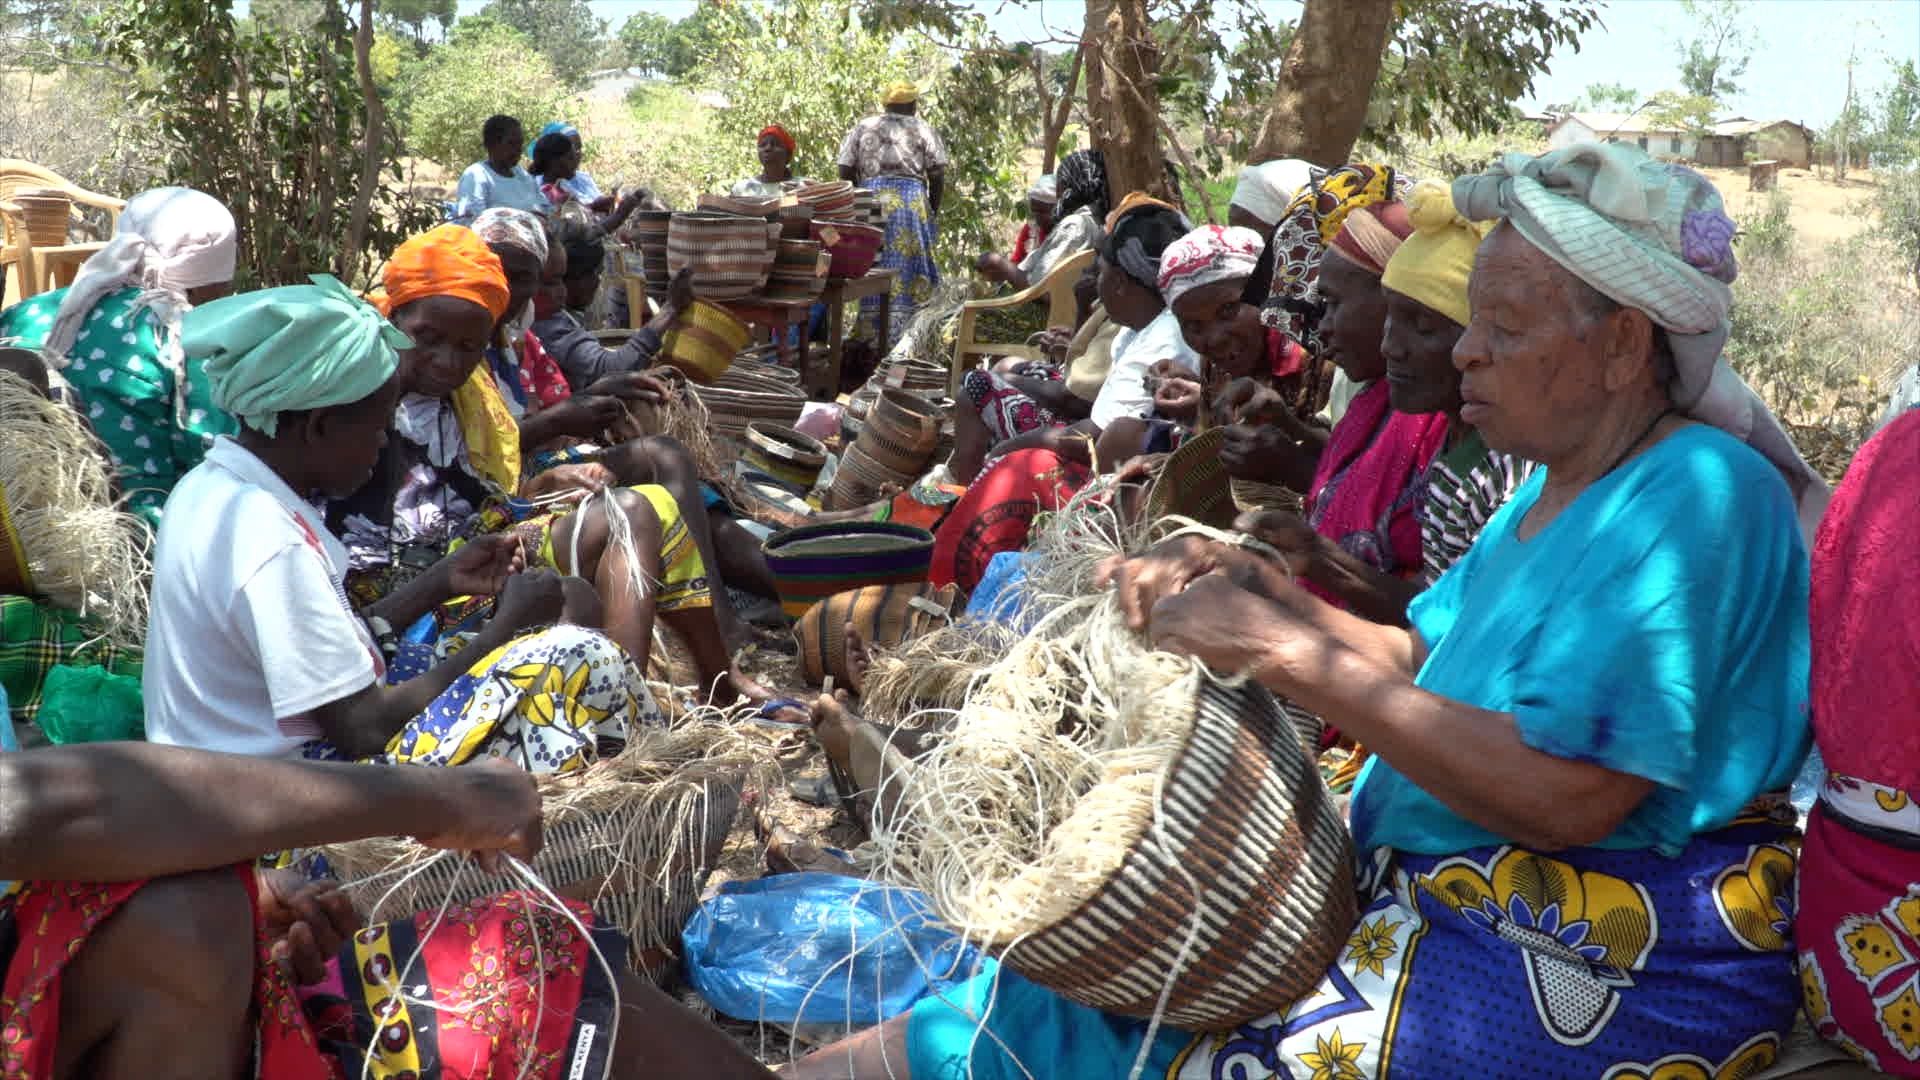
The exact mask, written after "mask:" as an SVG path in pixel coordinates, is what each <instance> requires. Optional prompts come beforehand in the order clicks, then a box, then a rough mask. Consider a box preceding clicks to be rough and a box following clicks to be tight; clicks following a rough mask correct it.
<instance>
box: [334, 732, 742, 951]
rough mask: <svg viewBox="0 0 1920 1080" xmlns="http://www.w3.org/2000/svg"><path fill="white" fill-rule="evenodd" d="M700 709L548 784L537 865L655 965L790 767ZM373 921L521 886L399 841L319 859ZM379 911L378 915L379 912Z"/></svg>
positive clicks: (675, 945) (674, 946)
mask: <svg viewBox="0 0 1920 1080" xmlns="http://www.w3.org/2000/svg"><path fill="white" fill-rule="evenodd" d="M720 715H721V714H720V712H719V710H715V709H711V708H706V709H696V710H694V711H693V712H691V713H689V714H687V716H686V718H684V719H682V720H680V721H679V722H676V723H674V724H672V725H671V726H668V727H660V728H648V729H644V730H640V731H636V732H634V733H633V734H632V737H631V738H630V740H629V741H628V743H627V745H626V748H625V749H623V750H622V751H621V752H620V753H619V754H617V755H615V756H613V757H610V758H607V759H605V760H602V761H599V762H596V763H594V764H593V765H591V766H589V767H588V768H586V769H583V770H581V771H580V772H577V773H574V774H571V775H568V776H542V777H539V778H538V782H539V786H540V796H541V802H542V804H543V806H544V809H545V818H546V828H545V839H546V843H545V846H544V847H543V848H542V849H541V851H540V854H539V856H538V857H536V858H535V859H534V860H533V867H534V869H535V870H536V871H537V872H538V873H539V875H540V877H541V878H542V879H544V880H545V881H547V882H548V883H549V884H551V885H552V886H553V888H554V890H555V891H556V892H558V893H560V894H561V895H563V896H566V897H569V898H572V899H576V900H584V901H586V902H588V903H589V904H591V905H592V907H593V910H594V912H595V914H597V915H598V916H600V918H601V919H602V920H604V921H606V922H607V923H609V924H610V925H613V926H615V927H616V928H618V929H619V930H621V931H622V932H623V933H625V934H626V935H627V937H628V939H629V941H630V942H631V944H632V953H633V962H634V963H635V965H636V966H641V967H645V966H648V965H649V964H650V963H651V964H657V963H658V962H659V961H660V959H661V958H662V957H663V956H664V955H672V954H675V953H677V952H678V950H679V946H680V931H681V928H682V927H683V926H684V925H685V924H686V920H687V918H688V917H689V916H690V915H691V914H692V913H693V908H694V906H695V905H696V904H697V903H698V902H699V898H700V891H701V889H702V887H703V886H704V883H705V881H706V878H707V876H708V874H709V873H710V872H711V870H712V868H713V867H714V865H716V863H717V861H718V857H719V852H720V849H721V846H722V844H723V843H724V842H725V840H726V836H727V833H728V832H729V831H730V829H731V828H732V825H733V820H734V816H735V814H736V812H737V811H738V809H739V807H740V804H741V796H742V793H743V792H744V791H746V790H768V789H769V788H771V787H772V786H773V785H774V784H777V783H779V782H780V768H779V763H778V761H777V760H776V759H775V758H774V756H773V754H772V753H771V751H770V749H769V748H768V746H767V745H766V743H765V742H763V741H761V740H758V739H754V738H751V737H749V736H748V735H747V734H744V733H743V732H740V731H736V730H734V729H733V728H731V727H729V726H727V725H725V724H722V723H716V722H715V721H716V720H717V719H718V718H719V717H720ZM319 854H321V855H323V856H325V857H326V859H327V861H328V863H329V864H331V865H332V867H333V868H334V870H335V872H336V873H337V874H338V875H339V876H340V878H341V880H342V881H344V882H346V886H345V887H346V889H347V891H348V893H349V895H350V896H351V897H352V898H353V902H354V906H355V907H356V908H357V909H358V910H359V911H360V913H361V914H362V915H363V916H365V917H366V918H367V919H368V920H369V921H374V920H376V919H391V918H394V917H398V916H404V915H409V914H412V913H414V912H417V911H432V910H435V909H437V908H439V907H440V906H441V905H442V903H444V902H446V901H447V899H448V897H449V896H451V897H452V902H454V903H462V902H465V901H467V900H471V899H474V898H477V897H481V896H487V895H490V894H492V893H495V892H500V891H503V890H507V889H512V888H517V887H518V883H517V882H516V880H515V879H514V878H513V877H512V876H511V875H510V874H500V875H489V874H486V873H484V872H482V871H480V870H479V869H478V868H477V867H472V866H465V867H463V864H462V863H461V861H460V860H456V859H445V858H442V857H441V856H442V854H443V853H441V852H438V851H435V850H434V849H431V848H427V847H423V846H422V845H420V844H418V843H416V842H414V841H412V840H409V839H405V838H401V837H383V838H376V839H368V840H358V841H354V842H352V843H346V844H333V845H330V846H328V847H324V848H321V849H319ZM376 907H379V908H380V910H378V911H376V910H374V909H375V908H376Z"/></svg>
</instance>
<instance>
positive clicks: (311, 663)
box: [142, 276, 659, 772]
mask: <svg viewBox="0 0 1920 1080" xmlns="http://www.w3.org/2000/svg"><path fill="white" fill-rule="evenodd" d="M183 336H184V339H185V340H184V345H185V348H186V349H187V351H188V352H189V353H190V354H191V355H193V356H195V357H199V358H202V359H203V360H204V362H205V366H206V371H207V377H208V380H209V382H210V383H211V385H212V392H213V397H214V400H215V402H216V404H218V405H219V407H220V408H222V409H224V410H226V411H228V412H230V413H232V414H233V415H234V416H236V417H238V418H239V420H240V422H241V431H240V433H239V435H238V436H236V437H234V438H225V437H223V438H221V439H220V440H219V441H217V442H216V443H215V444H214V446H213V449H212V450H210V451H209V452H208V454H207V458H206V460H205V461H204V462H202V463H201V464H200V465H199V466H198V467H197V468H195V469H194V470H193V471H191V472H189V473H188V474H187V475H186V477H185V478H183V479H182V480H181V482H180V483H179V485H178V486H177V487H176V488H175V489H174V492H173V495H172V497H171V498H170V499H169V500H168V505H169V506H171V507H172V508H173V509H174V517H173V520H171V521H169V522H163V525H162V527H161V530H160V537H159V542H158V547H157V553H156V555H155V560H154V561H155V567H156V575H155V578H154V590H153V599H152V613H151V616H150V618H149V623H148V633H147V663H146V667H145V670H144V673H143V680H142V681H143V692H144V696H145V705H146V713H147V737H148V738H149V739H151V740H152V741H154V742H160V743H171V744H174V745H179V746H193V747H198V748H201V749H208V750H222V751H227V752H231V753H241V754H250V755H253V756H257V757H297V756H305V757H315V758H328V757H347V758H357V759H368V758H377V759H380V760H385V761H389V762H393V763H398V764H440V765H454V764H459V763H461V762H463V761H467V760H470V759H472V758H474V757H476V756H480V755H493V756H501V757H508V758H510V759H512V760H515V761H518V762H519V763H521V764H522V765H523V766H525V767H526V768H528V769H529V770H532V771H536V772H553V771H565V770H570V769H574V768H578V767H582V766H584V765H585V764H586V763H588V762H589V761H591V760H593V759H594V758H595V757H596V756H597V755H598V754H599V753H600V752H601V751H602V750H603V749H611V748H612V747H613V746H615V745H618V744H619V743H622V742H624V740H625V738H626V734H627V730H628V728H629V727H630V726H632V725H633V724H636V723H641V722H650V721H657V719H658V716H659V713H658V710H657V709H656V708H655V707H654V705H653V702H652V700H651V698H649V697H648V696H647V691H646V687H645V684H644V683H643V682H642V681H641V678H640V673H639V671H638V669H636V668H635V667H634V664H633V662H632V660H631V659H629V658H628V657H627V655H626V653H625V652H623V651H622V650H621V649H620V647H619V646H617V645H615V644H614V643H613V642H612V641H610V640H608V639H607V638H606V637H604V636H602V635H601V634H599V633H596V632H594V631H591V630H587V629H583V628H581V627H579V626H576V625H559V626H554V627H553V628H551V629H547V630H541V631H539V632H537V633H531V634H529V633H527V631H529V630H532V629H533V628H536V627H540V626H545V625H547V624H550V623H555V622H561V623H563V624H565V623H570V622H571V621H572V613H571V612H570V611H569V610H567V600H568V596H567V591H568V590H567V589H566V588H565V587H563V582H562V579H561V578H559V577H557V576H555V575H554V574H552V573H549V572H538V573H521V572H520V571H521V568H522V566H523V565H524V556H523V554H522V552H521V549H520V546H519V543H518V541H517V540H516V539H515V538H514V537H513V536H512V535H511V534H508V535H504V536H497V537H481V538H477V539H475V540H474V541H473V542H471V543H469V544H467V545H466V546H464V547H462V548H460V549H458V550H456V551H455V552H454V553H453V554H451V555H448V556H447V557H445V558H443V559H441V560H440V561H439V562H438V563H437V564H436V565H434V566H433V567H432V568H431V569H428V570H426V571H425V572H424V573H422V574H421V575H420V576H419V577H418V578H416V579H415V580H414V582H413V583H412V584H410V585H409V586H408V587H407V588H404V589H401V590H398V591H396V592H394V593H393V594H392V595H390V596H388V597H386V598H384V599H383V600H381V601H380V602H379V603H377V604H374V605H372V606H370V607H368V608H367V609H366V610H365V611H356V610H355V609H354V608H353V606H352V605H351V604H350V603H349V602H348V600H347V597H346V592H345V590H344V587H343V583H344V581H345V576H346V571H347V565H348V563H347V551H346V548H345V547H344V546H343V545H342V544H341V543H340V541H339V540H338V539H336V538H335V537H334V536H333V534H332V533H330V532H329V531H328V530H327V527H326V524H325V521H324V519H323V517H322V516H321V513H320V511H319V509H318V508H317V507H316V506H315V504H314V499H315V498H316V497H331V498H338V497H342V496H346V495H350V494H352V493H353V492H354V491H355V490H356V489H358V488H359V487H360V486H361V485H363V484H365V483H366V482H367V480H368V478H369V477H370V475H371V474H372V472H373V468H374V465H375V463H376V461H377V460H378V459H379V456H380V452H381V450H382V448H383V447H385V446H386V444H387V427H388V424H389V423H390V421H391V418H392V416H393V412H394V407H395V405H396V403H397V402H398V401H399V399H400V394H401V390H402V383H403V379H402V378H401V377H400V375H399V367H400V363H399V359H400V358H399V352H398V350H400V349H411V348H412V346H413V343H412V342H411V341H410V340H409V339H408V337H407V335H406V334H404V333H402V332H401V331H400V330H399V329H397V328H396V327H395V326H394V325H393V324H392V323H390V322H388V321H387V320H386V318H385V317H384V316H382V315H381V314H380V312H378V311H377V310H375V309H374V308H373V307H372V306H370V305H368V304H367V303H365V302H364V301H362V300H361V299H359V298H358V297H356V296H354V295H353V294H352V293H350V292H348V291H347V290H346V288H345V287H343V286H342V285H341V284H340V283H339V282H338V281H336V280H334V279H333V278H331V277H325V276H316V277H314V279H313V283H312V284H310V285H293V286H288V287H286V288H279V289H266V290H263V291H260V292H253V293H244V294H241V295H238V296H232V297H228V298H226V299H224V300H217V301H214V302H212V303H209V304H203V305H201V306H200V307H198V308H195V309H194V310H193V311H192V312H190V313H189V315H188V317H187V319H186V322H185V324H184V326H183ZM585 591H590V590H585ZM495 594H497V595H498V601H497V604H496V606H495V609H494V615H493V617H492V618H491V619H490V620H489V621H488V622H487V623H486V624H485V626H484V627H483V628H481V629H480V631H479V632H478V634H476V635H475V636H474V637H473V639H472V640H471V641H469V642H467V643H466V649H467V650H471V651H470V652H467V651H466V650H463V651H462V656H464V658H462V656H455V657H452V658H449V659H446V660H444V661H443V662H441V663H439V664H438V665H437V666H432V667H426V668H424V669H423V670H417V673H416V674H415V675H414V677H412V678H410V679H405V680H404V681H402V680H400V679H399V678H397V677H396V676H395V674H394V672H390V671H389V670H388V668H387V665H386V661H385V659H384V654H383V651H382V650H381V649H380V648H379V645H378V643H379V640H380V639H381V638H384V637H386V636H388V635H390V634H391V633H392V628H393V627H394V626H403V627H404V626H407V625H410V624H412V623H414V622H415V621H417V620H419V619H420V617H421V616H423V615H425V614H426V613H427V612H429V611H430V610H432V609H434V608H437V607H438V606H440V605H441V604H443V603H445V602H446V601H448V600H451V599H453V598H455V597H459V596H473V595H495ZM475 657H477V658H479V661H478V663H475V662H474V658H475ZM527 665H534V666H535V667H539V668H543V669H546V670H550V671H552V672H555V673H558V674H560V675H561V676H562V682H561V683H559V684H549V683H546V682H540V683H539V685H538V687H536V686H535V685H534V684H533V683H531V682H528V681H527V680H524V679H523V680H520V681H518V682H516V681H514V679H512V678H510V677H509V674H508V673H510V672H512V671H515V670H517V669H521V668H524V667H525V666H527ZM399 666H400V665H398V664H397V663H396V670H397V669H398V668H399ZM542 710H544V711H542Z"/></svg>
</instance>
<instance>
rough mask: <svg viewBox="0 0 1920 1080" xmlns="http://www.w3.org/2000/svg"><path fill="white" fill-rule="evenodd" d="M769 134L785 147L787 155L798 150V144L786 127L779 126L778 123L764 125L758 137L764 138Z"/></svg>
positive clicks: (793, 153) (791, 154) (789, 155)
mask: <svg viewBox="0 0 1920 1080" xmlns="http://www.w3.org/2000/svg"><path fill="white" fill-rule="evenodd" d="M769 135H771V136H773V137H774V138H776V139H778V140H780V145H781V146H784V147H786V148H787V156H788V157H792V156H793V155H795V154H797V153H799V152H800V144H799V143H797V142H794V141H793V136H791V135H789V134H787V129H786V128H783V127H781V126H780V125H779V124H768V125H767V126H766V127H763V128H761V129H760V136H759V138H760V139H764V138H766V137H767V136H769ZM755 141H756V142H757V141H759V140H758V139H756V140H755Z"/></svg>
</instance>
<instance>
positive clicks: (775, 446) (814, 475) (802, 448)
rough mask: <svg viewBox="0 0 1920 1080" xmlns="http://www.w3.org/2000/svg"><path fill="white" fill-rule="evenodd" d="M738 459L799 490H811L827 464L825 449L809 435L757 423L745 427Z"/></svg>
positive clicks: (778, 426) (778, 425)
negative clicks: (743, 444)
mask: <svg viewBox="0 0 1920 1080" xmlns="http://www.w3.org/2000/svg"><path fill="white" fill-rule="evenodd" d="M741 460H743V461H745V462H746V463H747V464H748V465H750V466H752V467H753V468H756V469H759V470H760V471H761V472H764V473H766V474H767V475H769V476H771V477H774V478H775V479H777V480H780V481H781V482H783V483H787V484H792V485H793V486H794V487H796V488H799V489H800V490H801V491H811V490H813V485H814V482H815V481H817V480H819V479H820V470H821V469H822V468H824V467H825V466H826V464H827V447H826V444H825V443H822V442H821V441H820V440H819V439H816V438H814V437H813V436H811V435H806V434H802V433H801V432H798V431H795V430H794V429H792V428H790V427H784V426H782V425H780V424H770V423H767V422H765V421H760V420H757V421H755V422H753V423H751V424H748V425H747V434H746V449H745V450H744V451H743V452H742V453H741Z"/></svg>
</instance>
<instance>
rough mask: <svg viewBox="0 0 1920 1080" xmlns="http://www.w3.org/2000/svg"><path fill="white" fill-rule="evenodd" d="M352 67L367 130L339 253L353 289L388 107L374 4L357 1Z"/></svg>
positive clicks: (377, 180)
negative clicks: (376, 77) (377, 74)
mask: <svg viewBox="0 0 1920 1080" xmlns="http://www.w3.org/2000/svg"><path fill="white" fill-rule="evenodd" d="M353 63H354V67H355V68H356V69H358V72H359V76H360V99H361V102H362V103H363V104H364V105H365V106H366V111H367V130H366V132H365V133H364V134H363V135H362V136H361V139H360V189H359V190H358V191H355V192H354V193H353V209H352V211H351V214H350V216H349V217H348V221H347V242H346V244H345V245H344V248H343V250H342V251H341V252H340V269H341V271H342V272H341V275H340V280H342V281H344V282H346V283H347V285H348V286H349V287H352V286H353V284H354V281H355V279H356V278H357V277H358V276H359V274H360V252H361V249H362V248H363V247H365V246H366V238H367V216H368V215H369V214H370V213H371V212H372V210H373V193H374V190H375V189H376V188H378V187H379V186H380V158H381V156H382V155H381V153H380V135H381V129H382V127H383V126H384V125H385V124H386V120H387V107H386V104H385V103H384V102H382V101H381V100H380V91H379V88H378V87H376V86H374V84H373V0H360V25H359V26H357V27H355V28H354V31H353Z"/></svg>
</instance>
